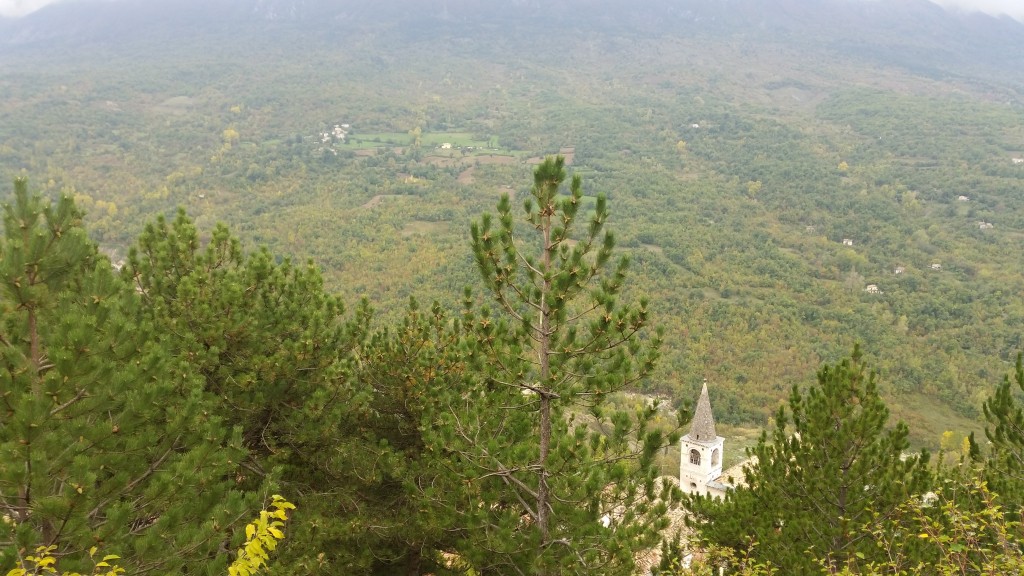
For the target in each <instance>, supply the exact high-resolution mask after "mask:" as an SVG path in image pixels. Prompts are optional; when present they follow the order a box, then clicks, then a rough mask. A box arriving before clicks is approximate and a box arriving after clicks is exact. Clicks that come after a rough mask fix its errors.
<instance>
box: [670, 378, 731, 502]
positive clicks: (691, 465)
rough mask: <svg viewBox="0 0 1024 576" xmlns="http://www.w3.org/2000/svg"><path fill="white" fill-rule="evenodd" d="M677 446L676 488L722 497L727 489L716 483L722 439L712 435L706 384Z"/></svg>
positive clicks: (723, 439)
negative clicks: (677, 470)
mask: <svg viewBox="0 0 1024 576" xmlns="http://www.w3.org/2000/svg"><path fill="white" fill-rule="evenodd" d="M679 443H680V446H679V447H680V450H681V452H680V459H679V487H680V488H682V489H683V491H684V492H688V493H691V494H706V495H710V496H721V495H723V494H724V493H725V490H726V489H728V487H727V486H725V485H724V484H722V483H720V482H718V478H719V477H721V476H722V453H723V450H724V449H725V438H722V437H721V436H719V435H718V434H717V433H716V432H715V416H714V414H712V413H711V399H710V398H709V397H708V383H707V381H704V386H703V387H702V388H701V391H700V398H698V399H697V408H696V409H695V410H694V412H693V421H692V422H691V423H690V432H689V433H688V434H687V435H686V436H683V437H682V439H681V440H680V441H679Z"/></svg>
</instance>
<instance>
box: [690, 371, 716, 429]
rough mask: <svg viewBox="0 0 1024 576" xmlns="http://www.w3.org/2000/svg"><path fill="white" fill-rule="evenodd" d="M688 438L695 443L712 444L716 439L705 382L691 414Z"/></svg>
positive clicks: (713, 418)
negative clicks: (691, 419)
mask: <svg viewBox="0 0 1024 576" xmlns="http://www.w3.org/2000/svg"><path fill="white" fill-rule="evenodd" d="M689 437H690V440H693V441H696V442H713V441H714V440H715V438H717V437H718V434H716V433H715V417H714V415H713V414H711V399H710V398H708V383H707V381H706V380H705V381H704V387H703V388H701V390H700V398H698V399H697V409H696V410H694V412H693V422H691V423H690V434H689Z"/></svg>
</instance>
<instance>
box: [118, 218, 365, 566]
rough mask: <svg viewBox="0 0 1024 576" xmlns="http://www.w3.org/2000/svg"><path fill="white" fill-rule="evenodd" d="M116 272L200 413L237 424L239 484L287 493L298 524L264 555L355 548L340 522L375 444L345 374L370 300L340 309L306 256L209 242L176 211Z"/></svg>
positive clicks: (315, 557) (349, 553)
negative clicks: (184, 373) (192, 377)
mask: <svg viewBox="0 0 1024 576" xmlns="http://www.w3.org/2000/svg"><path fill="white" fill-rule="evenodd" d="M123 276H124V277H125V278H127V279H129V280H130V281H131V282H132V283H133V284H134V285H135V287H136V289H137V291H138V292H139V294H140V295H141V298H142V300H143V302H144V303H145V304H146V306H145V308H143V309H142V310H141V312H142V313H141V316H140V318H141V319H142V321H145V322H150V323H152V324H153V325H154V326H156V327H158V329H159V331H160V333H161V343H162V345H163V347H164V348H166V349H167V350H170V351H171V352H172V353H173V354H174V355H175V356H177V357H180V358H182V359H183V360H184V361H186V362H188V364H189V365H190V366H191V367H192V369H193V370H195V371H196V372H197V373H198V374H199V376H200V377H201V381H202V390H203V391H204V392H205V393H206V394H208V395H209V396H211V397H212V398H214V399H215V403H214V407H213V408H212V411H213V413H214V414H216V415H217V416H218V417H219V418H222V419H223V420H224V422H225V423H226V424H227V425H229V426H231V427H237V428H238V429H239V430H240V431H241V435H242V444H243V446H244V447H245V448H246V450H247V453H248V457H247V458H245V459H241V460H235V462H236V465H237V468H236V469H235V470H234V471H233V474H232V476H233V478H235V480H236V481H237V482H238V484H239V486H241V487H245V488H246V489H249V490H260V491H265V490H266V489H268V488H270V487H274V488H275V489H279V490H280V491H281V492H284V493H286V494H289V495H293V496H292V497H293V498H294V501H295V503H296V504H297V506H298V507H299V510H300V511H299V512H298V514H299V516H300V521H299V522H297V523H296V524H295V526H294V527H293V530H294V531H295V537H294V538H292V539H291V540H292V541H293V542H301V543H302V544H301V546H294V547H289V549H288V550H285V551H282V553H281V554H279V555H278V556H277V558H276V559H275V560H276V561H277V562H278V564H280V565H283V566H287V567H288V568H287V569H288V570H289V571H294V572H304V573H310V572H312V571H314V570H315V569H318V568H320V567H330V566H335V565H341V566H342V567H345V568H346V569H351V570H353V571H356V570H358V569H359V568H361V567H362V566H361V565H358V564H356V565H353V564H351V562H352V558H353V557H356V556H360V555H364V554H365V551H363V550H358V549H353V548H351V547H348V546H342V545H339V543H345V542H350V541H351V539H352V535H350V534H348V533H346V531H347V530H350V529H352V527H354V526H356V525H359V524H360V523H361V522H363V520H365V518H363V517H362V516H361V515H362V514H364V513H372V512H367V510H366V509H365V507H364V506H363V503H362V498H363V497H364V496H365V495H366V494H367V491H368V490H367V486H373V485H375V484H376V479H375V478H374V475H375V474H376V473H377V472H376V471H375V470H374V465H375V462H374V460H373V459H372V458H369V457H368V456H367V455H368V454H369V453H370V448H368V447H367V445H369V446H370V447H372V446H374V445H375V443H376V441H377V440H376V438H375V437H374V435H373V432H372V430H369V429H368V419H369V417H370V416H369V414H370V406H369V402H370V400H371V398H372V396H373V390H372V388H370V387H369V386H368V385H366V384H364V383H363V382H361V381H360V380H359V379H358V378H356V377H355V376H354V372H355V370H356V366H355V364H356V361H357V354H356V352H357V350H358V349H359V347H360V346H361V345H362V343H363V340H364V339H365V337H366V333H367V330H368V323H369V317H370V310H369V307H368V306H366V305H363V306H360V307H358V308H357V309H356V311H355V313H354V314H352V315H349V316H346V313H345V309H344V306H343V304H342V302H341V301H340V300H339V299H338V298H337V297H335V296H333V295H331V294H330V293H328V292H327V291H326V290H325V288H324V285H323V279H322V277H321V275H320V271H319V270H318V269H317V268H316V267H315V266H314V265H313V264H312V263H307V264H306V265H293V264H292V263H291V262H290V261H288V260H284V261H281V262H278V261H277V259H276V258H274V257H273V256H272V255H270V254H269V252H268V251H267V250H266V249H259V250H256V251H253V252H251V253H248V254H246V253H245V252H244V251H243V249H242V246H241V243H240V242H239V241H238V239H236V238H234V237H233V236H232V235H231V234H230V232H229V231H228V230H227V228H226V227H224V226H223V225H218V226H216V227H215V229H214V230H213V232H212V234H211V237H210V239H209V241H208V242H206V243H203V242H201V241H200V238H199V232H198V230H197V229H196V227H195V225H194V224H193V222H192V221H191V220H190V219H189V218H188V217H187V216H186V215H185V213H184V212H183V211H179V212H178V214H177V216H176V217H175V219H174V220H173V221H172V222H168V221H167V220H166V219H165V218H163V217H158V218H157V219H156V220H155V221H154V222H151V223H149V224H148V225H147V226H146V228H145V230H144V232H143V233H142V234H141V235H140V237H139V239H138V241H137V245H136V246H135V247H133V248H132V250H131V252H130V255H129V258H128V264H127V265H126V267H125V268H124V270H123Z"/></svg>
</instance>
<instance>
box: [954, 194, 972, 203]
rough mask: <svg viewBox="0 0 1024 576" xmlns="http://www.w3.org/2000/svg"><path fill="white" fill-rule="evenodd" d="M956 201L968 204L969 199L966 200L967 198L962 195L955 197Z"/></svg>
mask: <svg viewBox="0 0 1024 576" xmlns="http://www.w3.org/2000/svg"><path fill="white" fill-rule="evenodd" d="M956 201H957V202H970V201H971V199H970V198H968V197H967V196H964V195H963V194H961V195H959V196H957V197H956Z"/></svg>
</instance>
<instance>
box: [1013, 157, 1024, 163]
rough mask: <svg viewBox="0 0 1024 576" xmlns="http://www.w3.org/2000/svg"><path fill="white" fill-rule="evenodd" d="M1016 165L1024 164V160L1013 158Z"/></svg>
mask: <svg viewBox="0 0 1024 576" xmlns="http://www.w3.org/2000/svg"><path fill="white" fill-rule="evenodd" d="M1011 160H1013V163H1014V164H1024V158H1011Z"/></svg>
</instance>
